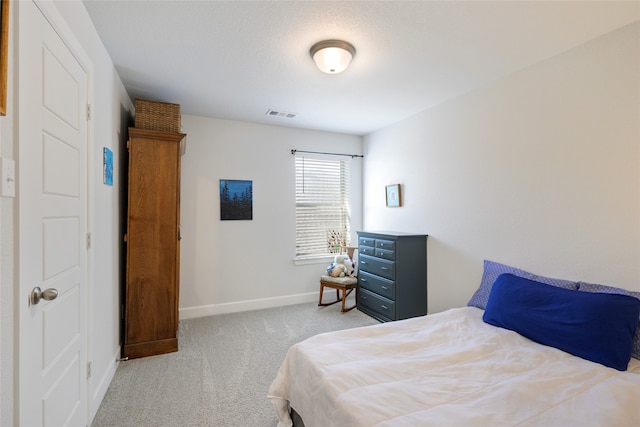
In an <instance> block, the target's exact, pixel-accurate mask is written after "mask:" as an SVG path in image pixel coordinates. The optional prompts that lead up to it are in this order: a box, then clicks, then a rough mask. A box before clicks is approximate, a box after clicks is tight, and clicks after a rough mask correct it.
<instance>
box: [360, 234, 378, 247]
mask: <svg viewBox="0 0 640 427" xmlns="http://www.w3.org/2000/svg"><path fill="white" fill-rule="evenodd" d="M358 246H369V247H372V248H375V247H376V240H375V239H372V238H371V237H360V238H359V239H358Z"/></svg>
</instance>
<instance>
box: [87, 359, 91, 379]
mask: <svg viewBox="0 0 640 427" xmlns="http://www.w3.org/2000/svg"><path fill="white" fill-rule="evenodd" d="M89 378H91V362H87V379H89Z"/></svg>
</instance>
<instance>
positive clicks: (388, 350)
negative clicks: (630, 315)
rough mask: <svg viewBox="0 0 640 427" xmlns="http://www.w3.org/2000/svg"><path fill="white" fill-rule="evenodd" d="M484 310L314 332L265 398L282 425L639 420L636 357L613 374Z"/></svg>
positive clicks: (395, 426) (291, 354) (392, 426)
mask: <svg viewBox="0 0 640 427" xmlns="http://www.w3.org/2000/svg"><path fill="white" fill-rule="evenodd" d="M482 314H483V310H481V309H478V308H475V307H464V308H455V309H451V310H448V311H445V312H442V313H438V314H434V315H427V316H422V317H417V318H412V319H407V320H402V321H397V322H389V323H383V324H380V325H374V326H367V327H363V328H355V329H349V330H343V331H337V332H330V333H326V334H320V335H317V336H315V337H312V338H310V339H308V340H305V341H303V342H301V343H298V344H296V345H294V346H292V347H291V348H290V349H289V351H288V353H287V355H286V357H285V359H284V361H283V362H282V365H281V367H280V369H279V371H278V374H277V376H276V378H275V380H274V381H273V383H272V385H271V387H270V389H269V392H268V398H269V399H270V400H271V402H272V403H273V405H274V407H275V409H276V412H277V414H278V418H279V424H278V426H279V427H289V426H291V425H292V422H291V418H290V416H289V412H290V408H291V407H293V408H295V410H296V411H297V412H298V413H299V414H300V415H301V417H302V419H303V420H304V423H305V426H306V427H331V426H336V427H344V426H350V427H358V426H363V427H364V426H379V427H383V426H386V427H402V426H443V425H447V426H469V425H474V426H514V425H519V426H567V425H594V426H595V425H597V426H638V425H640V361H639V360H637V359H633V358H632V359H631V361H630V363H629V366H628V369H627V370H626V371H618V370H615V369H611V368H608V367H605V366H603V365H600V364H598V363H594V362H590V361H587V360H584V359H581V358H579V357H576V356H572V355H570V354H568V353H565V352H563V351H561V350H558V349H556V348H553V347H549V346H544V345H541V344H538V343H536V342H534V341H531V340H529V339H527V338H524V337H522V336H521V335H519V334H518V333H516V332H513V331H510V330H507V329H502V328H499V327H495V326H492V325H489V324H487V323H485V322H483V320H482Z"/></svg>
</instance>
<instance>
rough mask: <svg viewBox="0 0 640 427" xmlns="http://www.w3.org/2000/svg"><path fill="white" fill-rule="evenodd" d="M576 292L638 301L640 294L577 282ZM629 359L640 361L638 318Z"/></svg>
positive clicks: (639, 319)
mask: <svg viewBox="0 0 640 427" xmlns="http://www.w3.org/2000/svg"><path fill="white" fill-rule="evenodd" d="M578 290H579V291H581V292H599V293H603V294H619V295H628V296H630V297H634V298H637V299H638V300H640V292H631V291H628V290H626V289H622V288H614V287H613V286H606V285H596V284H593V283H586V282H578ZM631 357H634V358H636V359H639V360H640V318H638V329H637V330H636V335H635V336H634V337H633V346H632V347H631Z"/></svg>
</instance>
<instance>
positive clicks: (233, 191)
mask: <svg viewBox="0 0 640 427" xmlns="http://www.w3.org/2000/svg"><path fill="white" fill-rule="evenodd" d="M220 219H221V220H223V221H225V220H243V219H244V220H252V219H253V181H243V180H236V179H221V180H220Z"/></svg>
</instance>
